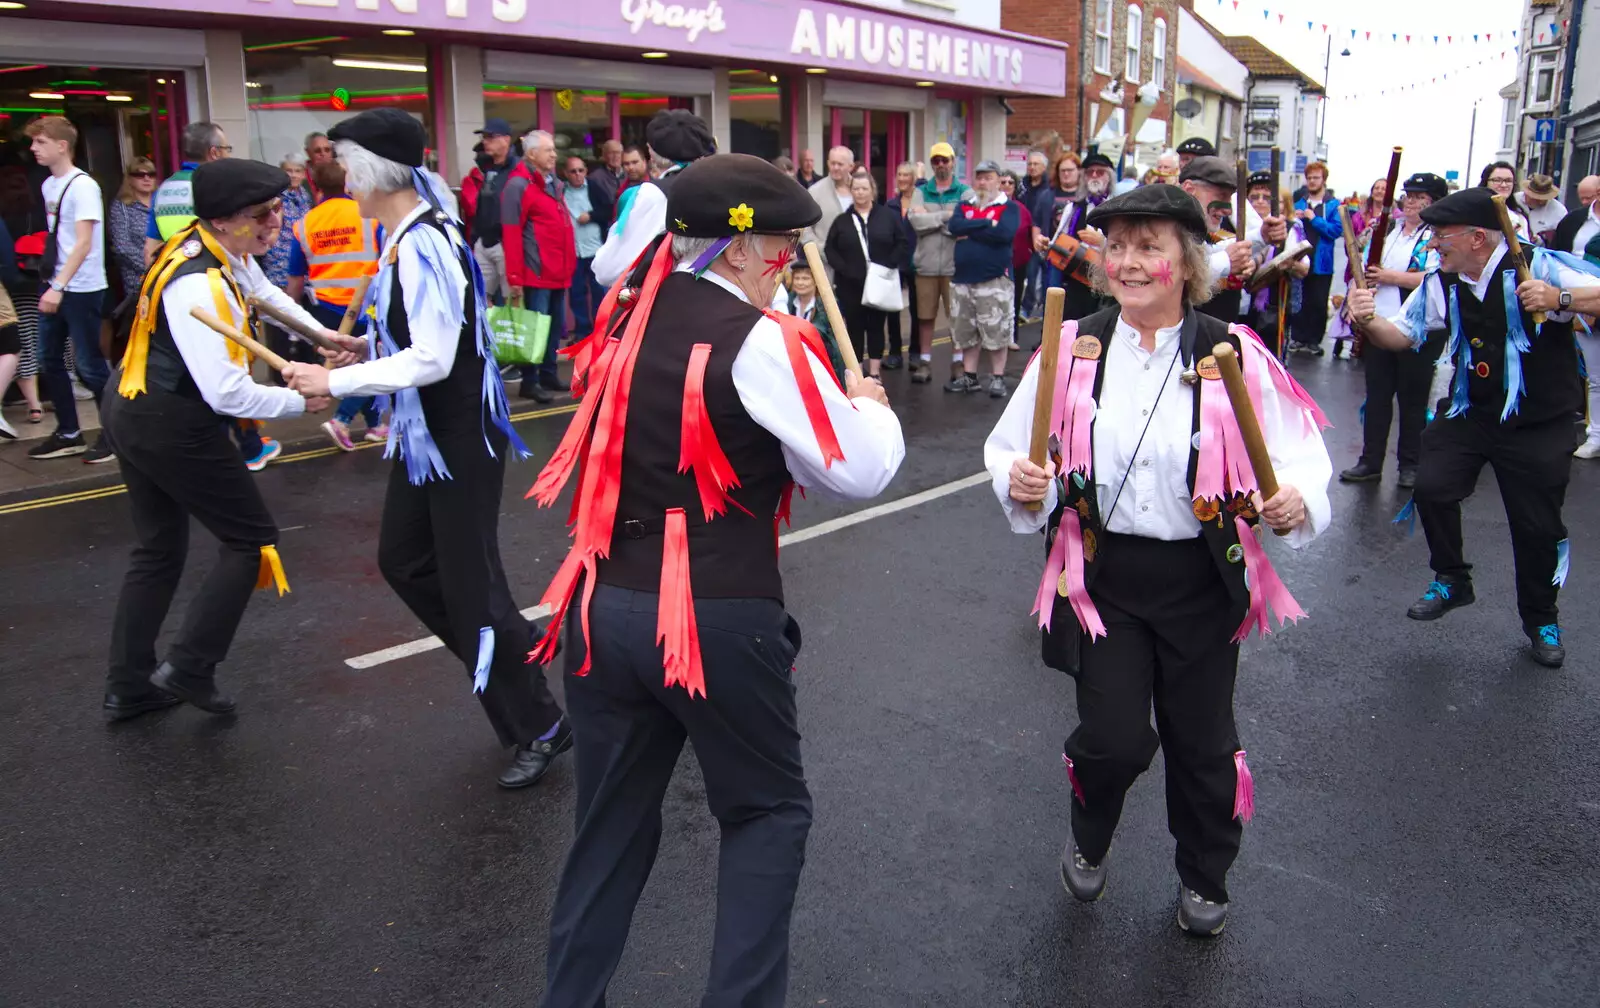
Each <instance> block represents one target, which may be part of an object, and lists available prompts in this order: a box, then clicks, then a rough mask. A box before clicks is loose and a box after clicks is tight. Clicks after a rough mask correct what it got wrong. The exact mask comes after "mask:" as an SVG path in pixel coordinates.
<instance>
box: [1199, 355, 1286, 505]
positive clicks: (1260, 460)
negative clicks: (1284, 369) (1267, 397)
mask: <svg viewBox="0 0 1600 1008" xmlns="http://www.w3.org/2000/svg"><path fill="white" fill-rule="evenodd" d="M1211 356H1213V357H1215V358H1216V359H1217V370H1218V371H1220V372H1221V373H1222V387H1223V388H1225V389H1227V390H1228V404H1229V405H1230V406H1232V407H1233V416H1234V419H1235V420H1237V421H1238V423H1239V436H1240V437H1241V438H1243V439H1244V450H1245V454H1246V455H1249V456H1250V468H1251V470H1252V471H1253V472H1254V473H1255V474H1256V483H1257V485H1258V486H1260V488H1261V500H1262V501H1263V502H1265V501H1269V500H1271V499H1272V498H1273V497H1275V496H1277V493H1278V477H1277V474H1276V473H1274V472H1273V471H1272V456H1271V455H1269V454H1268V453H1267V441H1266V439H1265V438H1263V437H1262V436H1261V421H1259V420H1257V419H1256V408H1255V406H1254V405H1252V404H1251V402H1250V390H1249V389H1247V388H1246V387H1245V384H1244V372H1243V371H1241V370H1240V369H1239V354H1238V353H1237V352H1236V351H1235V350H1234V349H1233V344H1231V343H1218V344H1217V345H1216V346H1214V347H1212V348H1211ZM1272 531H1273V532H1275V533H1277V534H1278V535H1281V536H1282V535H1288V534H1289V530H1288V529H1273V530H1272Z"/></svg>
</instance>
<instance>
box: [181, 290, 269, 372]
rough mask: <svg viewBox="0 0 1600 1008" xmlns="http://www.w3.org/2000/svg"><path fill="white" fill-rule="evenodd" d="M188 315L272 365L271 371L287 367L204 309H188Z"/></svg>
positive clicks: (262, 347)
mask: <svg viewBox="0 0 1600 1008" xmlns="http://www.w3.org/2000/svg"><path fill="white" fill-rule="evenodd" d="M189 314H190V315H192V316H193V317H195V318H197V319H199V320H200V321H201V322H204V323H205V324H206V325H207V326H210V327H211V328H212V329H214V330H216V331H217V332H218V333H220V334H222V335H223V336H226V337H228V338H229V339H231V340H233V341H234V342H235V343H237V344H239V345H240V346H242V347H244V348H245V349H246V350H248V351H250V352H251V353H253V354H255V355H256V356H257V357H260V358H261V359H262V360H264V361H266V362H267V363H268V364H270V365H272V369H273V370H274V371H282V370H283V369H284V368H286V367H288V366H289V362H288V361H286V360H284V359H283V358H282V357H279V356H278V355H277V354H275V353H273V352H272V351H271V350H268V349H267V348H266V347H264V346H262V345H261V344H260V343H257V342H256V341H255V340H253V339H251V338H250V337H248V336H246V335H245V334H244V333H242V332H240V331H239V330H237V329H235V328H234V327H233V326H231V325H229V324H228V323H226V322H224V321H222V320H221V319H219V318H217V317H216V316H215V315H213V314H211V313H210V312H208V311H206V310H205V309H204V308H201V307H200V306H199V305H196V306H195V307H193V308H190V309H189Z"/></svg>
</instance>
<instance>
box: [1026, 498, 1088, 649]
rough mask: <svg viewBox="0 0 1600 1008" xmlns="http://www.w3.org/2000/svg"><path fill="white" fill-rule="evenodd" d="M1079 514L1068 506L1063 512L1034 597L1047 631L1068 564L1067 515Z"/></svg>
mask: <svg viewBox="0 0 1600 1008" xmlns="http://www.w3.org/2000/svg"><path fill="white" fill-rule="evenodd" d="M1068 514H1070V515H1072V516H1073V517H1074V518H1076V517H1077V516H1078V512H1076V511H1074V510H1072V509H1071V508H1067V510H1066V511H1065V512H1063V514H1062V523H1063V527H1062V528H1058V529H1056V540H1055V542H1053V543H1051V544H1050V552H1049V553H1048V554H1047V555H1046V557H1045V562H1044V577H1043V578H1041V579H1040V581H1039V591H1038V594H1036V595H1035V596H1034V598H1033V612H1034V614H1036V615H1037V616H1038V617H1039V627H1040V629H1042V630H1044V631H1045V632H1046V633H1048V632H1049V630H1050V619H1051V617H1052V616H1053V615H1054V614H1055V611H1056V583H1057V582H1058V581H1060V580H1061V571H1062V569H1063V568H1064V567H1066V564H1067V543H1066V531H1065V527H1064V526H1065V523H1066V515H1068Z"/></svg>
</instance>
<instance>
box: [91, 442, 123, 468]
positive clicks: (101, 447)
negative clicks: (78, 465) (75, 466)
mask: <svg viewBox="0 0 1600 1008" xmlns="http://www.w3.org/2000/svg"><path fill="white" fill-rule="evenodd" d="M116 458H117V453H116V452H114V451H112V450H111V449H110V448H108V447H106V440H105V438H101V439H100V440H98V441H96V442H95V443H94V444H92V445H90V446H89V450H88V451H86V452H84V453H83V464H84V465H99V464H101V463H102V462H114V461H116Z"/></svg>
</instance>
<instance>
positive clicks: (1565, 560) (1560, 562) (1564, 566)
mask: <svg viewBox="0 0 1600 1008" xmlns="http://www.w3.org/2000/svg"><path fill="white" fill-rule="evenodd" d="M1571 566H1572V554H1571V549H1570V546H1569V544H1568V541H1567V540H1566V539H1563V540H1561V541H1560V542H1558V543H1556V573H1555V577H1552V578H1551V579H1550V583H1551V584H1553V585H1555V586H1556V587H1557V588H1565V587H1566V586H1567V572H1568V570H1569V569H1570V568H1571Z"/></svg>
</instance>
